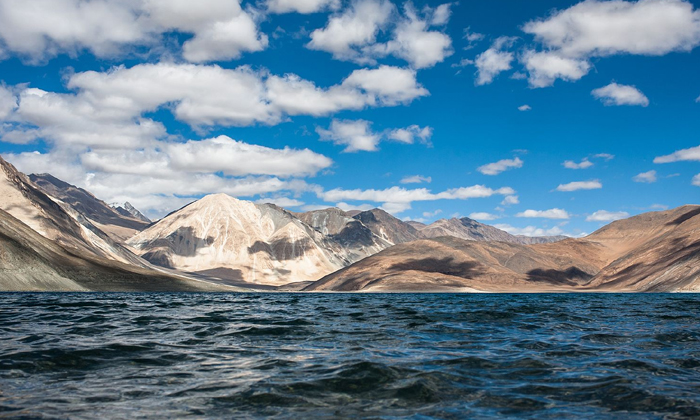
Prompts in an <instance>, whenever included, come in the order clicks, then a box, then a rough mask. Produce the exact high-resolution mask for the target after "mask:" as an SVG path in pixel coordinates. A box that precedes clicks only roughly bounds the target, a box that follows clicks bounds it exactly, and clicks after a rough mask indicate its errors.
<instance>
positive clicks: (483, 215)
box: [469, 212, 501, 220]
mask: <svg viewBox="0 0 700 420" xmlns="http://www.w3.org/2000/svg"><path fill="white" fill-rule="evenodd" d="M500 217H501V216H499V215H497V214H491V213H486V212H476V213H471V214H470V215H469V218H470V219H474V220H496V219H499V218H500Z"/></svg>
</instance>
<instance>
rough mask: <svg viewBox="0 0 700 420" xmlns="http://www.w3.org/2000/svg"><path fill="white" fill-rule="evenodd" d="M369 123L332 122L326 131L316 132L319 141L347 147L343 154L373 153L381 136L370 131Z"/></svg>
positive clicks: (318, 129) (317, 130)
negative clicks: (319, 138) (319, 137)
mask: <svg viewBox="0 0 700 420" xmlns="http://www.w3.org/2000/svg"><path fill="white" fill-rule="evenodd" d="M370 125H371V123H370V122H369V121H365V120H356V121H350V120H333V121H331V125H330V127H329V128H328V130H326V129H323V128H321V127H318V128H316V132H317V133H318V134H319V136H321V140H326V141H332V142H333V143H334V144H340V145H345V146H347V147H346V148H345V150H343V151H344V152H357V151H365V152H373V151H375V150H377V145H378V144H379V142H380V141H381V135H379V134H377V133H375V132H373V131H372V129H371V127H370Z"/></svg>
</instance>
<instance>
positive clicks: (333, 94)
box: [0, 0, 700, 236]
mask: <svg viewBox="0 0 700 420" xmlns="http://www.w3.org/2000/svg"><path fill="white" fill-rule="evenodd" d="M699 47H700V4H699V3H698V2H689V1H682V0H640V1H636V2H634V1H621V0H614V1H593V0H588V1H583V2H574V1H549V0H539V1H536V2H533V1H527V2H525V1H521V0H509V1H506V0H490V1H488V2H483V1H471V0H467V1H465V0H462V1H459V2H452V3H444V2H434V1H418V0H416V1H414V2H392V1H389V0H357V1H355V0H353V1H344V0H259V1H241V2H238V1H236V0H202V1H198V2H190V1H186V0H30V1H28V0H4V1H2V2H0V124H1V126H0V127H1V128H0V154H1V155H2V156H3V157H4V158H5V159H6V160H8V161H9V162H11V163H13V164H14V165H15V166H17V168H18V169H20V170H21V171H23V172H25V173H46V172H48V173H51V174H53V175H54V176H56V177H58V178H61V179H63V180H65V181H67V182H70V183H72V184H74V185H77V186H79V187H83V188H86V189H87V190H89V191H91V192H92V193H94V194H95V195H96V196H97V197H98V198H100V199H102V200H104V201H106V202H108V203H123V202H125V201H129V202H130V203H132V204H133V205H134V206H136V207H137V208H139V209H140V210H142V211H143V212H144V213H145V214H147V215H148V216H150V217H152V218H158V217H162V216H163V215H165V214H167V213H168V212H170V211H173V210H175V209H177V208H179V207H181V206H183V205H185V204H187V203H189V202H191V201H193V200H195V199H197V198H201V197H202V196H204V195H206V194H211V193H221V192H223V193H227V194H230V195H232V196H235V197H238V198H241V199H246V200H253V201H259V202H272V203H276V204H278V205H280V206H282V207H285V208H287V209H289V210H291V211H299V212H300V211H308V210H313V209H319V208H326V207H333V206H335V207H340V208H342V209H345V210H348V209H369V208H374V207H381V208H383V209H385V210H386V211H388V212H390V213H392V214H394V215H395V216H396V217H399V218H401V219H404V220H416V221H420V222H423V223H430V222H432V221H435V220H437V219H440V218H449V217H471V218H473V219H476V220H478V221H481V222H484V223H488V224H492V225H495V226H497V227H499V228H501V229H504V230H506V231H508V232H510V233H514V234H525V235H559V234H566V235H571V236H581V235H585V234H587V233H591V232H593V231H595V230H596V229H598V228H600V227H601V226H603V225H604V224H606V223H609V222H610V221H613V220H616V219H619V218H624V217H628V216H631V215H635V214H639V213H642V212H646V211H656V210H663V209H666V208H673V207H676V206H680V205H683V204H693V203H694V204H698V203H700V136H699V135H698V133H699V132H700V130H699V129H700V118H699V115H700V48H699Z"/></svg>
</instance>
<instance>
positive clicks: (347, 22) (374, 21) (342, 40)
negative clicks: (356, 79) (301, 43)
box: [306, 0, 395, 63]
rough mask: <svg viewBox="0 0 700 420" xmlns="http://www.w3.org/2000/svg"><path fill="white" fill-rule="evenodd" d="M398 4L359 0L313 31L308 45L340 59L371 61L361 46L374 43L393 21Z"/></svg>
mask: <svg viewBox="0 0 700 420" xmlns="http://www.w3.org/2000/svg"><path fill="white" fill-rule="evenodd" d="M392 13H395V7H394V5H393V4H392V3H391V2H390V1H388V0H357V1H354V2H352V3H351V4H350V6H349V7H348V8H347V9H345V10H344V11H342V12H341V13H338V14H334V15H333V16H331V17H330V18H329V19H328V23H327V24H326V26H325V27H324V28H320V29H316V30H315V31H313V32H312V33H311V41H309V43H308V44H307V45H306V46H307V48H310V49H312V50H320V51H326V52H330V53H332V54H333V57H334V58H336V59H338V60H352V61H358V62H361V63H371V62H373V61H374V60H373V59H372V58H367V57H363V56H362V54H361V53H360V52H359V51H358V48H361V47H364V46H366V45H370V44H374V43H375V41H376V39H377V34H378V33H379V31H380V30H381V29H383V28H384V27H385V26H386V25H387V24H388V22H389V18H390V17H391V15H392Z"/></svg>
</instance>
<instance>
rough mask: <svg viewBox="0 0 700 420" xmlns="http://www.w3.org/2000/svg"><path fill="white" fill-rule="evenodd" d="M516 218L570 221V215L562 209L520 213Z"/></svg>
mask: <svg viewBox="0 0 700 420" xmlns="http://www.w3.org/2000/svg"><path fill="white" fill-rule="evenodd" d="M515 217H529V218H535V217H538V218H543V219H569V218H570V217H571V216H569V213H567V211H566V210H562V209H557V208H554V209H549V210H525V211H524V212H521V213H518V214H516V215H515Z"/></svg>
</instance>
